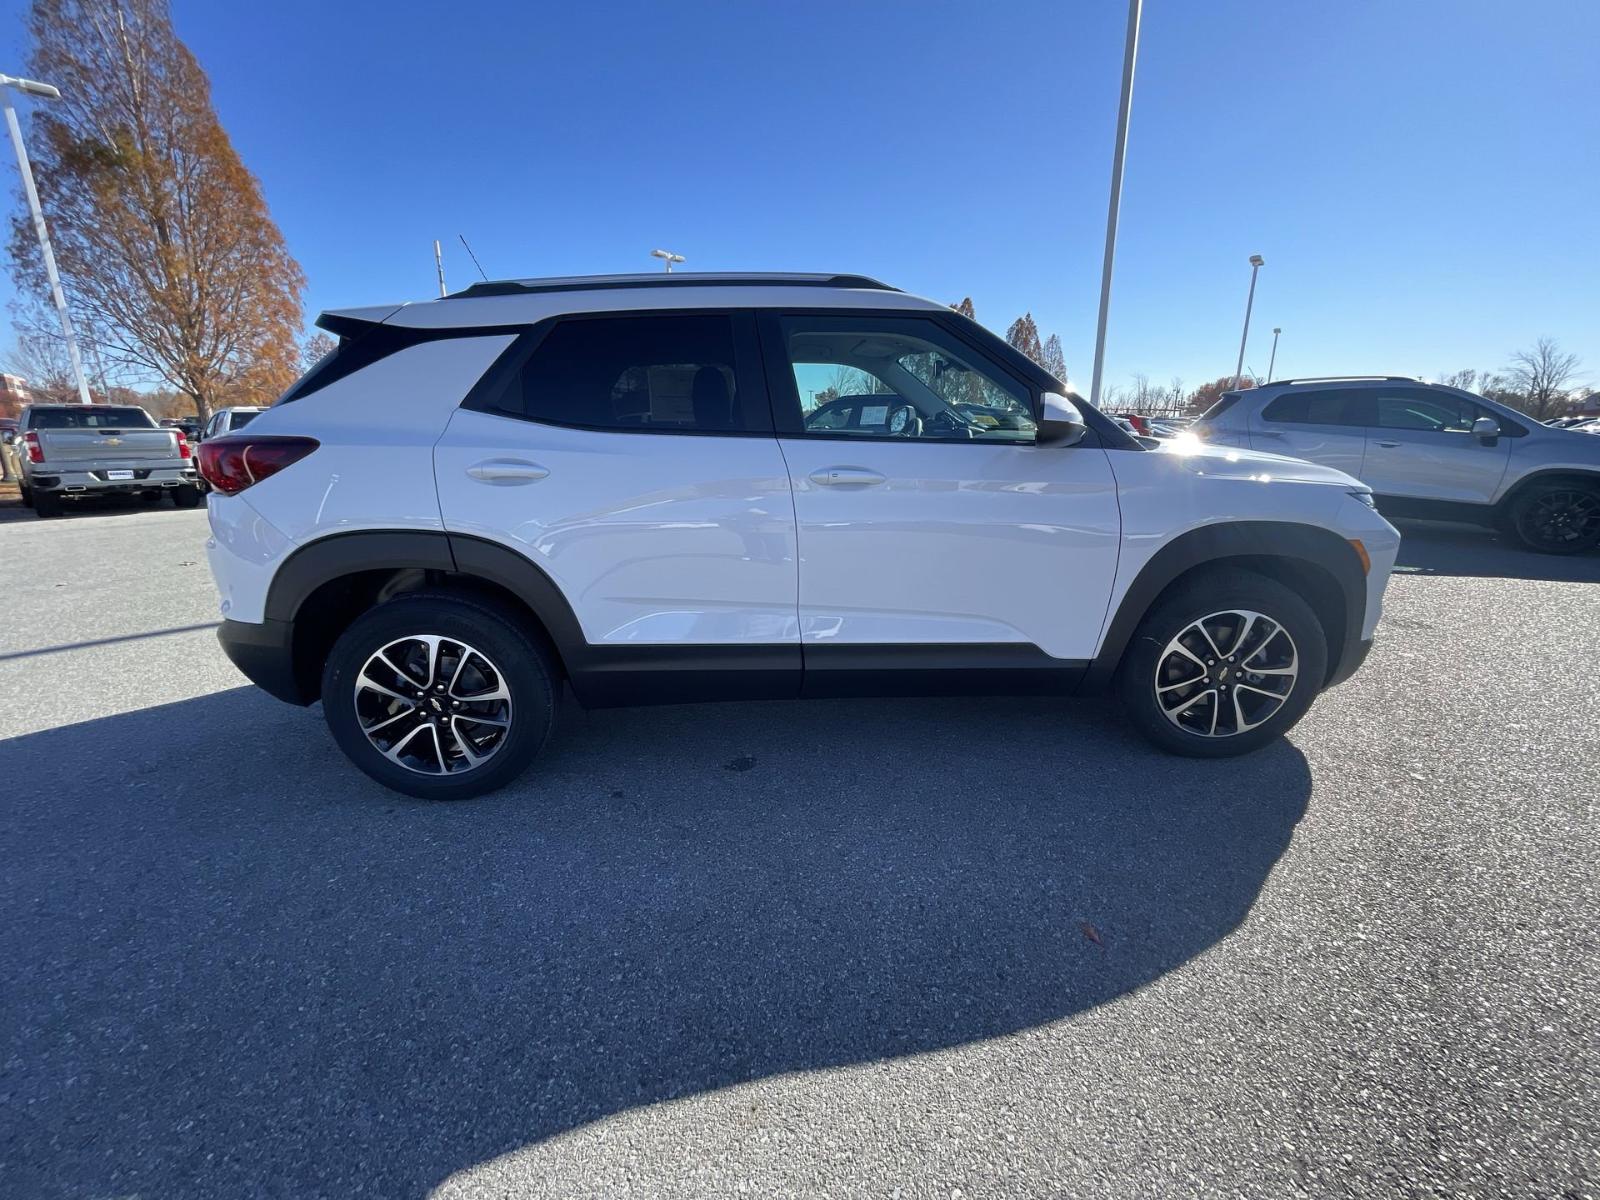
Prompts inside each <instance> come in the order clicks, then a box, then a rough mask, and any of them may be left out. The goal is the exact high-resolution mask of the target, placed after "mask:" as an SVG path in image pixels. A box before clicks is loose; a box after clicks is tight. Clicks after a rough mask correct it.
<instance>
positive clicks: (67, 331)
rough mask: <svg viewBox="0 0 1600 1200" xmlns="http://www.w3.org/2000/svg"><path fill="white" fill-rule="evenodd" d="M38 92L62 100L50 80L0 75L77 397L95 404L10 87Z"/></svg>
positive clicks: (0, 96)
mask: <svg viewBox="0 0 1600 1200" xmlns="http://www.w3.org/2000/svg"><path fill="white" fill-rule="evenodd" d="M12 88H16V89H17V91H19V92H25V93H27V94H28V95H30V96H38V97H40V98H42V99H45V100H59V99H61V93H60V92H59V91H57V90H56V89H55V88H53V87H51V86H50V85H49V84H48V83H37V82H35V81H34V80H32V79H18V78H16V76H14V75H0V101H3V102H4V104H5V108H6V128H7V129H9V130H10V131H11V145H12V147H13V148H15V150H16V152H17V171H18V173H20V174H21V176H22V191H23V194H24V195H26V196H27V197H28V211H29V212H30V213H32V214H33V232H34V233H35V234H37V235H38V237H39V253H40V254H41V255H42V256H43V258H44V273H45V275H46V276H47V277H48V278H49V280H50V295H51V296H52V297H53V298H54V299H55V302H56V315H57V316H58V317H60V318H61V335H62V336H63V337H64V338H66V339H67V356H68V357H69V358H71V359H72V377H73V378H74V379H76V380H77V381H78V399H79V401H80V402H82V403H84V404H93V403H94V401H93V400H91V399H90V398H89V381H88V380H87V379H85V378H84V375H83V356H82V355H80V354H79V353H78V339H77V336H76V335H75V334H74V333H73V332H72V317H71V315H70V314H69V313H68V312H67V298H66V296H64V295H63V294H62V292H61V276H60V275H58V274H56V253H55V251H54V250H52V249H51V248H50V231H49V230H48V229H46V228H45V224H44V212H43V211H42V210H41V209H40V208H39V190H38V189H37V188H36V187H34V186H33V167H32V165H31V164H30V163H29V162H28V148H27V147H26V146H24V145H23V144H22V126H21V125H19V124H17V110H16V109H15V108H13V107H12V106H11V89H12Z"/></svg>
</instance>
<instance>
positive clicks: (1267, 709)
mask: <svg viewBox="0 0 1600 1200" xmlns="http://www.w3.org/2000/svg"><path fill="white" fill-rule="evenodd" d="M1327 663H1328V647H1327V638H1326V635H1325V634H1324V632H1323V629H1322V626H1321V624H1320V623H1319V622H1318V620H1317V617H1316V614H1315V613H1313V612H1312V611H1311V608H1310V606H1309V605H1307V604H1306V602H1305V601H1304V600H1302V599H1301V598H1300V597H1299V596H1298V595H1296V594H1295V593H1294V592H1292V591H1290V590H1289V589H1288V588H1286V587H1284V586H1283V585H1282V584H1280V583H1278V582H1276V581H1274V580H1271V579H1268V578H1266V577H1265V576H1263V575H1257V574H1255V573H1254V572H1251V571H1242V570H1240V571H1235V570H1228V571H1220V570H1219V571H1215V572H1208V573H1206V574H1204V575H1201V576H1198V577H1196V578H1195V579H1192V580H1190V581H1188V582H1185V583H1183V584H1180V585H1179V586H1178V587H1177V588H1175V589H1174V590H1173V591H1172V592H1171V593H1169V594H1168V595H1166V596H1164V597H1163V598H1162V599H1161V600H1160V601H1159V602H1157V604H1156V606H1155V608H1153V609H1152V610H1151V611H1150V613H1149V614H1147V615H1146V617H1145V619H1144V620H1143V621H1142V622H1141V623H1140V625H1139V630H1138V632H1137V633H1136V634H1134V640H1133V644H1132V646H1131V647H1130V648H1129V651H1128V654H1127V656H1126V657H1125V658H1124V659H1123V663H1122V668H1121V678H1120V690H1121V693H1122V700H1123V704H1124V706H1125V707H1126V709H1127V711H1128V715H1129V717H1130V719H1131V720H1132V721H1133V723H1134V725H1135V726H1136V727H1137V728H1138V729H1139V731H1140V732H1141V733H1143V734H1144V735H1145V737H1147V738H1149V739H1150V740H1151V741H1152V742H1154V743H1155V744H1156V745H1158V746H1160V747H1161V748H1162V749H1164V750H1169V751H1172V752H1173V753H1176V754H1185V755H1189V756H1191V757H1195V758H1227V757H1231V756H1233V755H1236V754H1246V753H1249V752H1250V751H1252V750H1256V749H1259V748H1260V747H1262V746H1264V745H1265V744H1266V743H1268V742H1270V741H1272V740H1274V739H1275V738H1277V737H1279V736H1281V735H1282V734H1283V733H1285V732H1287V731H1288V730H1289V729H1290V728H1291V727H1292V726H1293V725H1294V723H1295V722H1296V721H1298V720H1299V719H1300V718H1301V717H1302V716H1304V715H1305V712H1306V710H1307V709H1308V708H1310V707H1311V701H1312V700H1313V699H1315V698H1316V694H1317V692H1318V691H1320V690H1321V688H1322V682H1323V680H1324V679H1326V678H1327Z"/></svg>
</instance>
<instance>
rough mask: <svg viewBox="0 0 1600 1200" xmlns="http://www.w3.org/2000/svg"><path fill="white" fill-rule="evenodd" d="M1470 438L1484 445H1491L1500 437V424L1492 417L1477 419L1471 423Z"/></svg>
mask: <svg viewBox="0 0 1600 1200" xmlns="http://www.w3.org/2000/svg"><path fill="white" fill-rule="evenodd" d="M1472 436H1473V437H1475V438H1478V439H1479V440H1481V441H1482V442H1484V443H1485V444H1489V443H1492V442H1493V441H1494V440H1495V438H1497V437H1499V436H1500V422H1499V421H1496V420H1495V419H1494V418H1493V417H1479V418H1478V419H1477V420H1476V421H1474V422H1473V423H1472Z"/></svg>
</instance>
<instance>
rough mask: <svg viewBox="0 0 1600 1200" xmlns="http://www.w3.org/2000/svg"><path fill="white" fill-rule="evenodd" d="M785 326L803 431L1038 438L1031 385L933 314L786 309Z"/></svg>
mask: <svg viewBox="0 0 1600 1200" xmlns="http://www.w3.org/2000/svg"><path fill="white" fill-rule="evenodd" d="M779 327H780V330H781V333H782V339H783V346H784V350H785V353H786V354H787V355H788V359H789V367H790V369H791V371H792V374H793V379H794V386H795V399H796V401H797V402H798V404H799V409H800V428H801V430H802V431H803V432H805V433H811V434H818V435H826V436H829V437H851V436H854V437H873V438H921V439H924V440H932V441H990V442H1031V441H1033V438H1034V431H1035V425H1034V420H1033V406H1032V403H1031V400H1030V397H1029V394H1028V391H1027V389H1026V388H1025V387H1023V386H1022V385H1021V384H1020V383H1018V382H1017V381H1016V380H1014V379H1012V378H1011V377H1010V376H1009V375H1008V374H1006V373H1005V372H1004V371H1002V370H1001V369H999V368H998V367H997V366H995V365H994V364H993V363H990V362H989V361H988V360H987V359H985V358H984V357H983V356H982V355H980V354H978V353H977V352H976V351H974V350H973V349H972V348H971V347H969V346H967V345H966V344H965V343H963V342H961V341H960V340H959V339H958V338H955V337H953V336H952V335H950V334H949V333H947V332H946V331H945V330H943V329H941V328H940V327H939V326H938V325H937V324H936V323H935V322H933V321H928V320H923V319H919V318H900V317H855V316H841V317H785V318H783V320H782V321H780V322H779Z"/></svg>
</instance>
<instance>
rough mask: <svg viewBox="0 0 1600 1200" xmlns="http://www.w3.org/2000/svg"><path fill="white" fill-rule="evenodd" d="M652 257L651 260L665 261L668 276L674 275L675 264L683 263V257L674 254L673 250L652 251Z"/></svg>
mask: <svg viewBox="0 0 1600 1200" xmlns="http://www.w3.org/2000/svg"><path fill="white" fill-rule="evenodd" d="M650 257H651V258H660V259H665V260H666V263H667V274H668V275H671V274H672V264H673V263H678V262H682V261H683V255H681V254H674V253H673V252H672V251H671V250H652V251H650Z"/></svg>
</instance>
